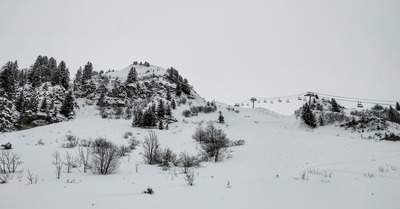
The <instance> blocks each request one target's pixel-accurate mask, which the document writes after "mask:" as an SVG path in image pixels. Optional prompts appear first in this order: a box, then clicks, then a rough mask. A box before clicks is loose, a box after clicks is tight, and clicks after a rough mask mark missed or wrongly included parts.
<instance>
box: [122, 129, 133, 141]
mask: <svg viewBox="0 0 400 209" xmlns="http://www.w3.org/2000/svg"><path fill="white" fill-rule="evenodd" d="M131 136H133V133H132V132H130V131H127V132H125V133H124V139H128V138H129V137H131Z"/></svg>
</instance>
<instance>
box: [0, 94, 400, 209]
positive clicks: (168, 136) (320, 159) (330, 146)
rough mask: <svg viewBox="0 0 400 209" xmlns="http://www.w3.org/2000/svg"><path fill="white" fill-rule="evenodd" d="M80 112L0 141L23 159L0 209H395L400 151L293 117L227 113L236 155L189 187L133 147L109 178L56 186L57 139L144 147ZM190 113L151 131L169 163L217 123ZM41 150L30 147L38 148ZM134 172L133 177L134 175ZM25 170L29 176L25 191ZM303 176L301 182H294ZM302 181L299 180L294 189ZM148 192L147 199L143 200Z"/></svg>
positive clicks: (75, 178)
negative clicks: (33, 180)
mask: <svg viewBox="0 0 400 209" xmlns="http://www.w3.org/2000/svg"><path fill="white" fill-rule="evenodd" d="M84 104H85V102H84V101H83V100H82V101H80V102H79V105H80V109H78V110H77V112H76V118H75V119H74V120H71V121H68V122H63V123H57V124H51V125H48V126H42V127H37V128H33V129H29V130H24V131H18V132H13V133H4V134H1V135H0V144H4V143H6V142H8V141H10V142H11V143H12V144H13V147H14V149H12V151H13V152H16V153H19V154H21V155H22V160H23V163H22V165H20V168H21V169H23V172H21V173H20V174H14V175H13V178H12V179H11V180H10V181H9V182H8V183H6V184H2V185H0V187H1V189H0V197H1V199H2V201H1V207H2V208H10V209H12V208H58V209H63V208H127V207H138V208H142V207H146V208H188V207H189V208H202V209H203V208H231V209H232V208H245V207H252V208H389V209H390V208H393V209H394V208H398V207H399V206H400V199H399V198H398V194H399V193H400V143H398V142H387V141H378V142H377V141H374V140H362V139H361V137H360V134H359V133H351V132H349V131H345V130H344V129H340V128H337V127H335V126H333V125H331V126H325V127H321V128H319V129H316V130H313V131H312V130H310V129H308V128H306V127H305V126H304V125H303V124H302V123H301V122H300V120H296V119H295V118H294V116H281V115H278V114H276V113H273V112H271V111H268V110H266V109H261V108H260V109H258V108H256V109H246V108H236V110H239V111H238V113H237V112H235V111H228V110H227V106H226V105H225V104H221V103H217V107H218V110H220V111H222V114H223V115H224V117H225V121H226V122H225V124H221V125H218V127H220V128H222V129H223V130H224V131H225V132H226V133H227V137H228V138H230V139H231V140H237V139H243V140H245V141H246V144H245V145H244V146H238V147H230V148H229V149H228V152H227V153H226V155H225V158H224V160H223V161H222V162H218V163H213V162H207V163H202V167H201V168H198V169H196V170H195V178H196V179H195V182H194V186H188V185H187V183H186V182H185V181H184V175H182V174H179V170H178V169H170V170H167V171H163V170H161V168H160V167H158V166H150V165H146V164H144V163H143V158H142V155H141V154H142V153H143V149H142V147H141V146H139V147H138V148H137V149H136V150H134V151H133V152H132V153H131V154H130V156H129V157H123V158H122V163H121V166H120V169H119V170H118V172H116V173H115V174H111V175H106V176H102V175H94V174H92V173H90V172H89V173H83V171H82V167H77V168H74V169H73V170H72V173H65V171H64V173H63V174H62V176H61V179H59V180H58V179H56V175H55V168H54V166H53V165H52V157H51V156H52V154H53V153H54V152H55V151H57V150H58V151H60V153H61V154H62V155H63V156H64V155H65V153H66V151H68V152H70V153H75V152H76V151H77V148H74V149H66V148H61V145H62V144H63V143H65V142H66V141H65V136H66V135H76V136H78V137H79V138H80V139H95V138H97V137H106V138H108V139H109V140H111V141H113V142H115V143H117V144H127V141H126V139H124V138H123V135H124V133H125V132H127V131H130V132H132V133H133V134H134V136H135V137H136V138H137V139H138V140H141V141H143V139H144V136H145V135H147V132H148V129H141V128H134V127H132V126H131V124H132V121H131V120H124V119H120V120H115V119H100V117H99V115H98V114H99V113H98V110H96V108H95V107H94V106H90V105H84ZM186 109H189V104H188V103H187V104H181V106H179V107H177V109H176V110H173V114H174V115H175V117H176V119H177V121H178V122H176V123H172V124H171V125H170V127H169V130H155V132H156V133H157V135H158V138H159V140H160V143H161V147H166V146H168V147H170V148H171V149H172V150H173V151H174V152H175V153H179V152H181V151H187V152H189V153H192V154H196V153H198V152H199V149H198V147H199V146H198V143H197V142H195V141H194V140H193V139H192V138H191V136H192V134H193V133H194V130H195V128H196V126H197V124H198V123H199V122H201V121H204V122H207V121H216V119H217V118H218V113H217V112H214V113H208V114H204V113H199V115H198V116H193V117H189V118H186V117H183V116H182V114H181V113H182V111H183V110H186ZM39 140H40V141H42V142H43V143H44V145H38V141H39ZM136 168H137V172H136ZM28 170H29V171H30V172H31V173H33V174H34V175H37V176H38V182H37V184H33V185H30V184H28V180H27V172H28ZM303 172H304V175H302V174H303ZM303 177H304V179H303ZM148 187H152V188H153V189H154V191H155V194H153V195H147V194H142V192H143V191H144V190H145V189H146V188H148Z"/></svg>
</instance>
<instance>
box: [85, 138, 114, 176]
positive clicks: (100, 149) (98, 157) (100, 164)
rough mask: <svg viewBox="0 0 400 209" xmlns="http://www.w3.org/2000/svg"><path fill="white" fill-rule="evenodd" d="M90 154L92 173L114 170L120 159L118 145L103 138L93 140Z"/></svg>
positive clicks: (105, 173)
mask: <svg viewBox="0 0 400 209" xmlns="http://www.w3.org/2000/svg"><path fill="white" fill-rule="evenodd" d="M91 156H92V157H91V160H92V169H93V170H92V171H93V173H97V174H101V175H107V174H110V173H113V172H116V171H117V169H118V167H119V164H120V159H121V155H120V150H119V148H118V146H117V145H115V144H114V143H112V142H109V141H107V140H106V139H104V138H98V139H96V140H95V141H94V143H93V145H92V151H91Z"/></svg>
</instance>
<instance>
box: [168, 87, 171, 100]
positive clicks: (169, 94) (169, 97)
mask: <svg viewBox="0 0 400 209" xmlns="http://www.w3.org/2000/svg"><path fill="white" fill-rule="evenodd" d="M167 100H168V101H171V92H170V90H169V88H167Z"/></svg>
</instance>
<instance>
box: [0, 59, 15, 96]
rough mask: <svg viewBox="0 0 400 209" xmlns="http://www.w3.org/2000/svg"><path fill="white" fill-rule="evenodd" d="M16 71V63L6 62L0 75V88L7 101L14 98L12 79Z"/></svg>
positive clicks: (13, 82)
mask: <svg viewBox="0 0 400 209" xmlns="http://www.w3.org/2000/svg"><path fill="white" fill-rule="evenodd" d="M17 69H18V64H17V62H14V63H13V62H11V61H10V62H7V63H6V64H5V65H4V66H3V67H2V71H1V73H0V82H1V88H2V90H3V91H4V93H5V94H6V95H7V96H6V97H7V98H8V99H9V100H12V99H13V98H14V93H15V84H16V82H15V79H14V72H15V70H17Z"/></svg>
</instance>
